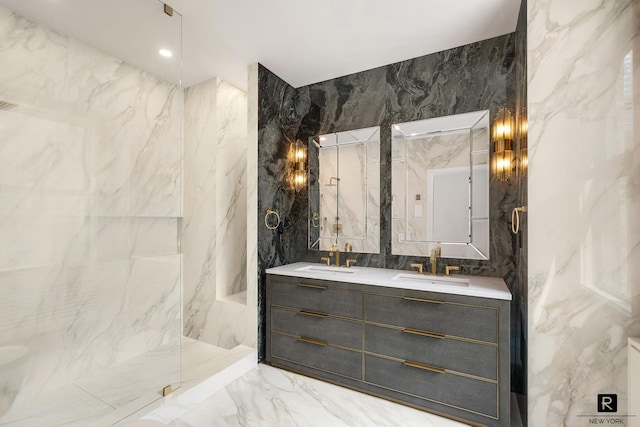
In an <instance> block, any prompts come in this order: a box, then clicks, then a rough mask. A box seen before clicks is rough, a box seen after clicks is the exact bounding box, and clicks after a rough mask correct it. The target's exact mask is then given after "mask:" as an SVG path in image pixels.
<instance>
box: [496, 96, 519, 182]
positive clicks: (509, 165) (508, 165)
mask: <svg viewBox="0 0 640 427" xmlns="http://www.w3.org/2000/svg"><path fill="white" fill-rule="evenodd" d="M514 130H515V125H514V120H513V115H512V114H511V111H509V109H508V108H500V110H498V114H496V117H495V119H494V121H493V129H492V133H493V135H492V139H493V171H494V173H495V174H496V176H497V177H498V178H499V179H500V181H503V182H504V181H508V180H509V178H510V177H511V172H512V170H513V139H514V134H513V133H514Z"/></svg>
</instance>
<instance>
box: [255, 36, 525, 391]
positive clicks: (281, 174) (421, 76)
mask: <svg viewBox="0 0 640 427" xmlns="http://www.w3.org/2000/svg"><path fill="white" fill-rule="evenodd" d="M258 78H259V95H258V96H259V101H258V102H259V120H258V132H259V134H258V159H259V170H258V212H257V215H258V216H259V224H260V227H259V231H258V266H259V272H260V273H259V274H260V277H259V284H258V286H259V315H260V319H261V320H260V324H259V339H260V344H259V349H260V359H261V360H262V358H263V357H264V330H265V328H264V321H265V313H264V296H265V283H266V274H265V270H266V269H267V268H270V267H274V266H279V265H283V264H288V263H292V262H297V261H311V262H319V261H320V257H321V256H326V252H319V251H315V250H313V251H310V250H308V249H307V205H308V194H307V191H306V190H300V191H297V192H296V191H293V190H290V189H288V188H287V185H286V182H285V173H286V157H287V150H288V144H289V142H290V141H295V140H296V139H300V140H302V141H307V140H308V138H309V137H310V136H313V135H318V134H326V133H330V132H340V131H345V130H351V129H358V128H364V127H371V126H380V131H381V144H380V147H381V148H380V150H381V166H380V167H381V171H380V172H381V173H380V177H381V178H380V179H381V186H380V187H381V189H380V202H381V223H380V227H381V233H380V240H381V241H380V248H381V249H380V254H353V255H354V258H356V259H357V260H358V262H357V265H358V266H370V267H381V268H398V269H406V268H408V266H409V264H410V263H412V262H425V261H426V260H427V259H426V257H407V256H395V255H392V254H391V229H390V226H391V126H392V124H394V123H399V122H407V121H412V120H422V119H427V118H431V117H438V116H444V115H450V114H458V113H465V112H471V111H477V110H484V109H488V110H490V112H491V119H492V120H493V117H494V116H495V114H496V112H497V111H498V109H499V108H500V107H503V106H507V107H509V108H510V109H511V110H512V111H514V109H515V89H514V79H515V34H508V35H505V36H501V37H496V38H493V39H489V40H485V41H481V42H477V43H473V44H469V45H466V46H461V47H458V48H454V49H450V50H446V51H443V52H438V53H434V54H431V55H427V56H423V57H419V58H414V59H410V60H406V61H402V62H398V63H395V64H391V65H387V66H384V67H380V68H376V69H372V70H368V71H363V72H360V73H355V74H351V75H348V76H344V77H339V78H336V79H333V80H328V81H325V82H321V83H317V84H312V85H309V86H304V87H300V88H297V89H296V88H293V87H292V86H290V85H288V84H287V83H286V82H284V81H283V80H281V79H280V78H278V77H277V76H276V75H275V74H273V73H271V72H270V71H269V70H268V69H266V68H265V67H263V66H260V68H259V77H258ZM516 187H517V186H516V180H515V179H512V180H511V181H509V182H500V181H499V180H497V179H496V178H495V177H493V176H492V178H491V184H490V202H491V219H490V221H491V249H490V260H489V261H475V260H456V259H446V260H441V262H440V265H439V269H440V270H442V269H444V264H447V265H458V266H460V267H461V273H462V274H477V275H485V276H498V277H503V278H504V279H505V281H506V282H507V285H508V286H509V288H510V289H513V288H514V286H515V282H516V266H515V247H516V239H515V236H514V235H513V234H512V233H511V231H510V227H511V210H512V208H513V207H514V206H516ZM267 209H273V210H275V211H277V212H278V213H279V214H280V216H281V218H282V221H283V227H281V229H280V230H268V229H267V228H266V227H265V226H264V225H263V224H264V215H265V212H266V210H267ZM350 256H351V254H350ZM512 341H513V340H512ZM512 344H513V343H512ZM518 375H519V374H518ZM522 375H524V373H523V374H522ZM513 383H514V384H518V380H517V379H514V381H513Z"/></svg>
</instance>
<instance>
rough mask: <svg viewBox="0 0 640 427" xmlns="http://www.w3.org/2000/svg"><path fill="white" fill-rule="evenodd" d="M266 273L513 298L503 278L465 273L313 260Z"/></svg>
mask: <svg viewBox="0 0 640 427" xmlns="http://www.w3.org/2000/svg"><path fill="white" fill-rule="evenodd" d="M267 274H275V275H280V276H291V277H303V278H305V279H320V280H333V281H336V282H347V283H358V284H361V285H373V286H387V287H390V288H401V289H411V290H416V291H431V292H441V293H443V294H452V295H466V296H472V297H480V298H493V299H501V300H509V301H510V300H511V292H509V289H508V288H507V285H506V284H505V282H504V280H502V278H500V277H485V276H464V275H461V274H460V275H458V274H452V275H451V276H432V275H430V274H426V273H425V274H418V273H417V272H416V271H410V270H391V269H385V268H371V267H351V268H346V267H327V266H326V265H324V264H315V263H310V262H296V263H294V264H287V265H283V266H280V267H273V268H269V269H267Z"/></svg>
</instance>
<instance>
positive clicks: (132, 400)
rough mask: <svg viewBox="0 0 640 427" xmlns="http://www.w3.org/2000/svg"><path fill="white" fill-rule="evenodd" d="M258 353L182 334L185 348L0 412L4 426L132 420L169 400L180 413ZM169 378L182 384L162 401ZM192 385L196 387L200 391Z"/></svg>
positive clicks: (166, 350)
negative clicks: (135, 416)
mask: <svg viewBox="0 0 640 427" xmlns="http://www.w3.org/2000/svg"><path fill="white" fill-rule="evenodd" d="M256 358H257V354H256V353H255V350H254V349H251V348H248V347H245V346H238V347H236V348H234V349H231V350H227V349H223V348H220V347H215V346H212V345H210V344H206V343H203V342H200V341H196V340H193V339H190V338H186V337H183V339H182V344H181V348H178V347H177V346H176V345H173V346H165V347H163V348H160V349H157V350H154V351H151V352H148V353H145V354H143V355H140V356H138V357H136V358H133V359H130V360H128V361H126V362H123V363H121V364H119V365H118V366H116V367H115V368H112V369H108V370H105V371H102V372H96V373H95V374H94V375H92V376H90V377H86V378H84V379H83V380H82V381H77V382H76V383H74V384H69V385H67V386H64V387H61V388H59V389H56V390H53V391H51V392H47V393H45V394H43V395H41V396H40V397H38V399H37V400H36V401H31V402H29V403H28V404H24V405H19V404H18V405H15V406H14V407H13V408H12V409H11V410H10V411H9V412H8V413H6V414H0V426H11V427H35V426H38V427H39V426H47V427H50V426H72V427H76V426H77V427H87V426H92V427H93V426H96V427H97V426H100V427H102V426H109V425H114V424H116V423H118V422H119V421H121V420H124V419H128V418H129V417H128V416H129V415H131V414H132V413H136V414H137V417H138V418H139V417H141V416H143V415H145V414H148V413H149V412H151V411H153V410H154V408H155V406H154V405H157V406H160V405H161V404H162V405H163V406H167V405H168V404H170V403H173V404H174V406H175V405H176V404H180V407H181V408H182V409H180V410H175V409H173V413H176V414H177V415H176V416H174V417H173V418H176V417H177V416H179V415H181V414H183V413H184V412H185V411H186V410H187V409H188V408H191V407H192V406H194V405H196V404H197V403H198V402H200V401H201V400H204V399H205V398H207V397H209V396H210V395H211V394H212V393H214V392H215V391H217V390H220V389H222V388H223V387H224V386H226V385H227V384H229V383H230V382H231V381H232V380H233V379H235V378H237V377H239V376H241V375H242V374H243V373H244V372H247V371H248V370H249V369H251V367H253V366H255V363H256V362H255V360H256ZM238 361H244V365H243V367H242V370H240V371H234V370H233V368H234V366H235V365H236V363H237V362H238ZM249 362H251V363H249ZM220 374H222V375H220ZM234 375H235V376H234ZM167 378H173V379H175V380H176V381H180V380H181V383H182V384H181V386H180V387H179V388H177V389H176V390H175V391H174V393H172V394H171V395H169V397H167V398H165V399H164V400H163V399H162V398H161V396H160V390H161V388H162V386H163V385H166V381H167ZM201 385H202V386H204V387H200V386H201ZM198 387H200V390H198ZM175 388H176V385H174V389H175ZM192 389H196V390H195V391H196V392H197V393H196V394H197V396H194V394H193V393H192V391H193V390H192ZM202 389H204V390H202ZM207 390H209V392H208V393H207ZM185 400H186V401H188V402H187V403H185ZM141 408H142V409H141ZM136 411H139V412H136ZM173 418H170V420H172V419H173ZM161 419H162V418H161ZM149 422H151V421H150V420H148V421H147V424H148V423H149ZM160 425H166V423H161V424H160Z"/></svg>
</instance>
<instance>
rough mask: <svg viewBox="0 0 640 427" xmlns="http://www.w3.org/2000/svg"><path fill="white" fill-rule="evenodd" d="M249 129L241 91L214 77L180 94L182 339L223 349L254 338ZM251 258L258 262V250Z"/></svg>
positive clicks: (255, 338)
mask: <svg viewBox="0 0 640 427" xmlns="http://www.w3.org/2000/svg"><path fill="white" fill-rule="evenodd" d="M254 74H255V73H254ZM247 123H248V105H247V94H246V93H245V92H244V91H242V90H240V89H238V88H236V87H234V86H232V85H230V84H228V83H226V82H224V81H222V80H220V79H218V78H214V79H212V80H209V81H206V82H204V83H201V84H198V85H196V86H192V87H190V88H189V89H187V90H186V91H185V162H184V167H185V188H184V222H183V228H182V241H181V246H182V250H183V253H184V257H185V258H184V259H185V264H184V335H185V336H187V337H189V338H193V339H197V340H201V341H204V342H207V343H210V344H213V345H216V346H220V347H224V348H232V347H234V346H236V345H238V344H244V345H247V346H251V347H255V346H256V340H257V337H256V335H257V333H256V325H257V312H256V304H257V303H256V295H257V294H256V292H257V291H256V280H257V279H256V278H257V272H255V267H252V270H254V272H253V274H252V278H251V279H252V280H249V281H248V280H247V271H248V268H247V265H248V264H247V241H248V240H247V239H248V238H249V236H248V232H247V230H248V229H249V227H248V226H247V225H248V223H247V201H248V197H247V189H248V188H253V191H252V193H253V194H254V197H255V186H256V185H257V184H256V183H255V182H253V185H252V186H251V185H250V186H248V185H247V162H248V136H247ZM256 125H257V124H256ZM254 136H255V135H254ZM255 148H257V147H254V149H255ZM254 158H255V156H254ZM254 167H256V165H254ZM249 191H251V190H249ZM254 207H255V204H254ZM255 229H256V228H255V225H254V228H253V230H255ZM251 254H252V257H253V259H254V260H255V245H254V247H253V250H252V251H251ZM252 265H253V264H252ZM247 284H249V286H247Z"/></svg>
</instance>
